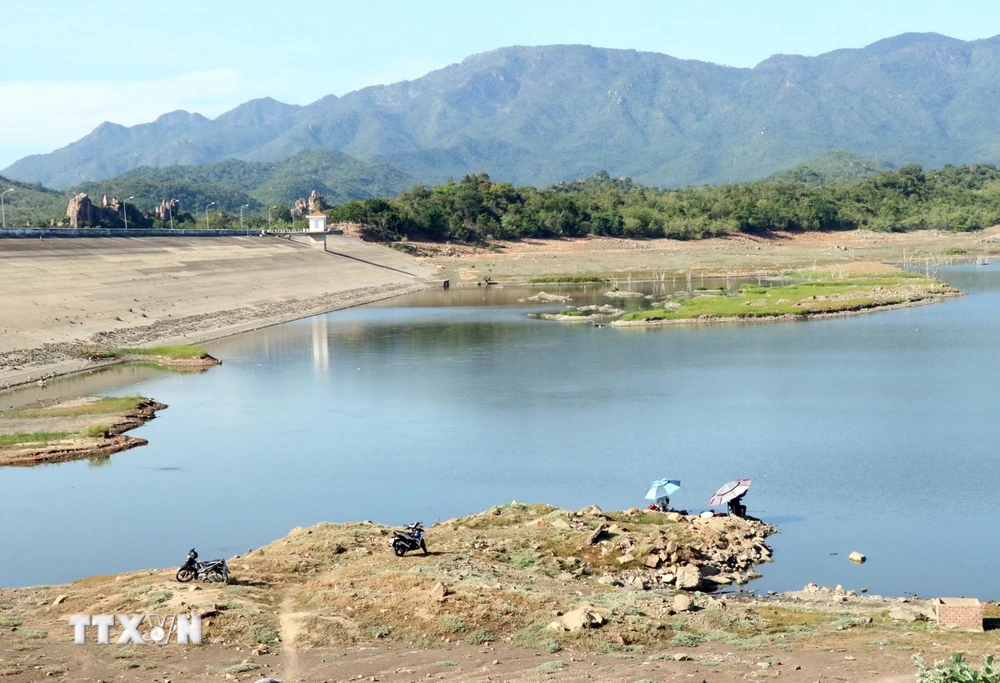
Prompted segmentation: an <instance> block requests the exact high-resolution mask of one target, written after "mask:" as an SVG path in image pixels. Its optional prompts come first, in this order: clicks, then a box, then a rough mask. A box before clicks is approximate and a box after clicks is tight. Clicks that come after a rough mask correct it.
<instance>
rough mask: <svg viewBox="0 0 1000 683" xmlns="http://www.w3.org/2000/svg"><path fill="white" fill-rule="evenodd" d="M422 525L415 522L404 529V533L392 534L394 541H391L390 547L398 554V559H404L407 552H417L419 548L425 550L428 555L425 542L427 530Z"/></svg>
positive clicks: (394, 532) (395, 532)
mask: <svg viewBox="0 0 1000 683" xmlns="http://www.w3.org/2000/svg"><path fill="white" fill-rule="evenodd" d="M420 524H421V523H420V522H414V523H413V524H410V525H409V526H406V527H403V531H393V532H392V540H391V541H389V547H390V548H392V551H393V552H394V553H396V557H402V556H403V555H405V554H406V553H407V551H409V550H416V549H417V548H420V549H421V550H423V551H424V555H426V554H427V544H426V543H425V542H424V533H425V530H424V528H423V527H422V526H420Z"/></svg>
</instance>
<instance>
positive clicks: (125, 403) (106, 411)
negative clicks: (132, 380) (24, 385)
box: [4, 396, 146, 417]
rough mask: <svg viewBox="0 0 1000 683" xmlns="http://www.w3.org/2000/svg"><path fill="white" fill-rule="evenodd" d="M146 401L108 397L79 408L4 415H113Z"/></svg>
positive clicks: (22, 411) (59, 408)
mask: <svg viewBox="0 0 1000 683" xmlns="http://www.w3.org/2000/svg"><path fill="white" fill-rule="evenodd" d="M144 401H146V399H145V398H143V397H142V396H121V397H118V396H106V397H104V398H102V399H101V400H99V401H93V402H91V403H85V404H83V405H78V406H59V407H55V408H31V409H27V410H12V411H10V412H9V413H4V415H5V416H6V417H71V416H74V415H112V414H117V413H127V412H129V411H131V410H135V409H136V408H138V407H139V406H140V405H142V403H143V402H144Z"/></svg>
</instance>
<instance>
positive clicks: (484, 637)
mask: <svg viewBox="0 0 1000 683" xmlns="http://www.w3.org/2000/svg"><path fill="white" fill-rule="evenodd" d="M497 640H498V638H497V634H496V633H494V632H493V631H491V630H489V629H488V628H481V629H478V630H476V631H473V632H472V633H470V634H469V636H468V637H467V638H466V639H465V642H467V643H469V644H470V645H482V644H483V643H495V642H496V641H497Z"/></svg>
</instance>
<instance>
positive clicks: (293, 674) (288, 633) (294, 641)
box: [278, 595, 309, 681]
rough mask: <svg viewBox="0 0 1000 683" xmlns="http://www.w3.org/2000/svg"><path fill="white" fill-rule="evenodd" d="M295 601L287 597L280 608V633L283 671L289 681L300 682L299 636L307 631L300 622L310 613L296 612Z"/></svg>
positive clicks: (289, 596)
mask: <svg viewBox="0 0 1000 683" xmlns="http://www.w3.org/2000/svg"><path fill="white" fill-rule="evenodd" d="M293 604H294V599H293V598H292V596H291V595H286V596H285V597H284V598H283V599H282V601H281V604H280V606H279V607H278V633H280V634H281V671H282V674H283V675H284V676H285V678H286V679H288V680H289V681H297V680H299V674H300V667H299V645H298V641H299V636H300V635H302V634H303V633H304V632H305V631H303V629H302V628H301V623H300V620H301V619H302V618H304V617H307V616H309V613H308V612H295V611H293V610H294V606H293Z"/></svg>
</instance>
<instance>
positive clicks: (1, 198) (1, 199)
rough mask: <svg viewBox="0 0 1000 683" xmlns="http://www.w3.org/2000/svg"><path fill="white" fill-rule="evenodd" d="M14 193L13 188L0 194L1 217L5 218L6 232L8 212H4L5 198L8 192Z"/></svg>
mask: <svg viewBox="0 0 1000 683" xmlns="http://www.w3.org/2000/svg"><path fill="white" fill-rule="evenodd" d="M13 191H14V188H13V187H12V188H10V189H9V190H4V191H3V192H0V217H2V218H3V229H4V230H6V229H7V212H6V211H5V210H4V207H3V196H4V195H5V194H7V193H8V192H13Z"/></svg>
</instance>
